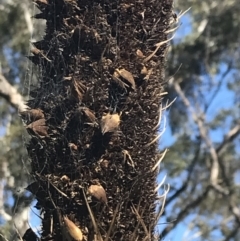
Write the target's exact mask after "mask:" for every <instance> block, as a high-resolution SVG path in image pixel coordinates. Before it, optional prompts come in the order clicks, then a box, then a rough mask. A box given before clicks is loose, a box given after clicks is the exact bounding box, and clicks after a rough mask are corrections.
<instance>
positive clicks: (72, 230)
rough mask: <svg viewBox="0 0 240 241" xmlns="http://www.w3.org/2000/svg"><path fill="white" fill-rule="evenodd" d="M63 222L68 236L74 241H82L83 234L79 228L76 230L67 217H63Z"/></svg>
mask: <svg viewBox="0 0 240 241" xmlns="http://www.w3.org/2000/svg"><path fill="white" fill-rule="evenodd" d="M63 221H64V224H65V227H66V229H67V231H68V233H69V234H70V236H71V237H72V238H73V239H74V240H76V241H82V240H83V234H82V231H81V230H80V228H78V227H77V226H76V225H75V223H73V222H72V221H71V220H69V219H68V218H67V217H63Z"/></svg>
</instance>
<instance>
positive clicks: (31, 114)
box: [20, 109, 44, 122]
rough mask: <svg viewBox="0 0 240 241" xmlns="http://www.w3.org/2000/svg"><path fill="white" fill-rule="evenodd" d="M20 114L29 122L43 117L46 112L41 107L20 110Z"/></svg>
mask: <svg viewBox="0 0 240 241" xmlns="http://www.w3.org/2000/svg"><path fill="white" fill-rule="evenodd" d="M20 116H21V117H22V118H23V119H24V120H26V121H28V122H33V121H36V120H39V119H43V118H44V113H43V111H42V110H41V109H31V110H26V111H22V112H20Z"/></svg>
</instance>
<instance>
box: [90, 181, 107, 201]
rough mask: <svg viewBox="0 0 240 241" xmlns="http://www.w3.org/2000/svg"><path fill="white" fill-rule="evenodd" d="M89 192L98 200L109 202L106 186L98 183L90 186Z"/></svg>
mask: <svg viewBox="0 0 240 241" xmlns="http://www.w3.org/2000/svg"><path fill="white" fill-rule="evenodd" d="M88 193H89V194H90V195H92V196H93V197H95V198H96V199H97V200H99V201H100V202H103V203H107V196H106V191H105V190H104V188H103V187H102V186H101V185H100V184H98V185H91V186H90V187H89V188H88Z"/></svg>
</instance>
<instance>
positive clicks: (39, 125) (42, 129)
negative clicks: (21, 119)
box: [26, 119, 48, 137]
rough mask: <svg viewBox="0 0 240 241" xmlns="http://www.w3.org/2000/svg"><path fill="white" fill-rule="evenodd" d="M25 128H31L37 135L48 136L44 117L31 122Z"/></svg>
mask: <svg viewBox="0 0 240 241" xmlns="http://www.w3.org/2000/svg"><path fill="white" fill-rule="evenodd" d="M26 129H27V130H32V131H33V132H34V133H35V134H37V135H39V136H40V137H44V136H48V133H47V130H48V127H47V126H46V121H45V119H40V120H37V121H34V122H32V123H31V124H30V125H28V126H27V127H26Z"/></svg>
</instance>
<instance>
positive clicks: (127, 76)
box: [114, 69, 136, 90]
mask: <svg viewBox="0 0 240 241" xmlns="http://www.w3.org/2000/svg"><path fill="white" fill-rule="evenodd" d="M114 75H115V76H116V77H118V76H121V77H122V78H123V79H125V80H127V82H128V84H130V85H131V86H132V88H133V89H134V90H135V89H136V84H135V80H134V78H133V75H132V74H131V73H130V72H129V71H127V70H125V69H115V72H114Z"/></svg>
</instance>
